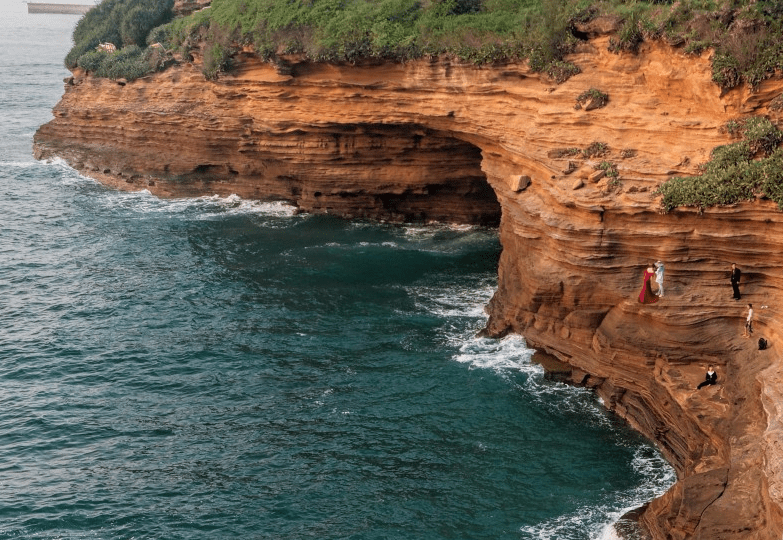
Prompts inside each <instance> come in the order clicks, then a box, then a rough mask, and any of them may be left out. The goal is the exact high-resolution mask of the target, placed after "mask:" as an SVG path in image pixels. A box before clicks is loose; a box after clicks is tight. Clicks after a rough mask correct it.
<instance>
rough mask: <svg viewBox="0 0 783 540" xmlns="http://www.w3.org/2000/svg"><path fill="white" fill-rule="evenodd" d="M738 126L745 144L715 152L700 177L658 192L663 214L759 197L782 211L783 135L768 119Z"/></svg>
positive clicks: (676, 182)
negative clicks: (692, 207) (774, 204)
mask: <svg viewBox="0 0 783 540" xmlns="http://www.w3.org/2000/svg"><path fill="white" fill-rule="evenodd" d="M738 124H739V126H740V127H739V129H740V131H741V133H742V135H743V137H744V140H742V141H739V142H736V143H732V144H727V145H723V146H718V147H717V148H714V149H713V150H712V155H711V159H710V161H709V162H707V163H706V164H704V165H703V167H702V174H701V175H700V176H686V177H679V178H672V179H671V180H669V181H667V182H664V183H663V184H662V185H661V186H660V187H659V188H658V190H657V191H656V192H655V194H657V195H662V196H663V197H662V199H661V208H662V210H663V211H664V212H668V211H670V210H672V209H674V208H676V207H678V206H694V207H696V208H699V209H700V210H703V209H704V208H708V207H710V206H716V205H726V204H734V203H737V202H740V201H747V200H753V199H755V198H756V196H757V195H761V196H765V197H768V198H770V199H772V200H773V201H775V202H776V203H777V204H778V207H780V208H781V209H782V210H783V149H781V148H780V143H781V142H783V132H781V131H780V130H779V129H778V128H777V127H776V126H775V125H774V124H772V122H770V121H769V119H767V118H761V117H751V118H747V119H745V120H743V121H739V122H738Z"/></svg>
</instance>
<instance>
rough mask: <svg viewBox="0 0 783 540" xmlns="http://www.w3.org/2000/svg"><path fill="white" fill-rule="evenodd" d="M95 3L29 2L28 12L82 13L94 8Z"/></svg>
mask: <svg viewBox="0 0 783 540" xmlns="http://www.w3.org/2000/svg"><path fill="white" fill-rule="evenodd" d="M94 7H95V6H94V5H84V4H43V3H40V2H28V3H27V13H59V14H65V15H69V14H74V15H81V14H83V13H87V12H88V11H89V10H91V9H92V8H94Z"/></svg>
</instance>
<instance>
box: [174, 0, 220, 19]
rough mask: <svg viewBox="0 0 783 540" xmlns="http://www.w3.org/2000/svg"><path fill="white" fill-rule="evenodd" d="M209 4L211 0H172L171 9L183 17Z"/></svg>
mask: <svg viewBox="0 0 783 540" xmlns="http://www.w3.org/2000/svg"><path fill="white" fill-rule="evenodd" d="M210 5H212V0H174V7H173V11H174V13H175V14H176V15H178V16H181V17H185V16H187V15H190V14H191V13H193V12H194V11H199V10H201V9H204V8H205V7H209V6H210Z"/></svg>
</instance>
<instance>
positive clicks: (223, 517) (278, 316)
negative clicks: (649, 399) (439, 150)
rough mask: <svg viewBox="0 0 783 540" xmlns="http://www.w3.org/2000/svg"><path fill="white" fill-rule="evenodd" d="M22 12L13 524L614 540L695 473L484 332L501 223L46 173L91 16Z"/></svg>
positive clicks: (1, 495)
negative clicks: (440, 220) (144, 187)
mask: <svg viewBox="0 0 783 540" xmlns="http://www.w3.org/2000/svg"><path fill="white" fill-rule="evenodd" d="M0 6H2V8H3V20H2V22H0V65H1V66H2V70H0V72H2V73H3V75H4V81H3V90H2V94H0V110H2V117H3V119H4V121H3V123H2V125H1V126H0V130H2V136H0V193H1V194H2V197H1V198H0V434H2V435H0V467H2V474H0V538H46V539H55V538H63V539H77V538H78V539H81V538H100V539H115V538H124V539H147V538H150V539H151V538H155V539H214V538H254V539H256V538H257V539H267V538H268V539H303V538H317V539H400V540H403V539H406V540H407V539H424V540H429V539H433V540H434V539H552V540H555V539H557V540H564V539H565V540H568V539H574V540H577V539H598V538H609V537H611V533H610V532H609V531H608V530H607V529H606V526H607V525H608V524H610V523H611V522H612V521H613V520H615V519H616V518H617V517H618V516H619V515H620V514H621V513H622V512H623V511H625V510H627V509H629V508H632V507H635V506H637V505H639V504H641V503H643V502H644V501H646V500H649V499H650V498H652V497H654V496H655V495H657V494H659V493H661V492H663V491H664V490H665V489H666V488H667V487H668V486H669V485H670V484H671V482H672V481H673V473H672V471H671V469H670V467H669V466H668V465H667V464H666V463H665V462H664V461H663V460H662V458H661V457H660V456H659V454H658V453H657V452H656V451H655V450H654V449H653V448H651V447H650V446H649V445H648V444H647V443H645V441H644V440H642V439H641V438H640V437H639V436H638V435H636V434H634V433H633V432H631V431H630V430H629V429H628V428H627V427H626V426H624V425H623V424H622V423H620V422H618V421H616V420H615V419H614V418H613V417H612V416H610V415H608V414H607V413H606V412H605V411H604V410H603V409H602V407H601V406H600V404H599V403H598V402H597V400H596V398H595V397H594V396H593V395H592V394H591V393H589V392H587V391H585V390H581V389H575V388H571V387H567V386H565V385H561V384H557V383H553V382H550V381H547V380H545V379H544V377H543V373H542V371H541V370H540V368H538V367H537V366H536V365H534V364H531V362H530V355H531V351H530V350H528V349H527V348H526V346H525V343H524V341H523V340H522V339H521V338H519V337H509V338H506V339H503V340H491V339H476V338H474V336H475V334H476V332H477V331H478V330H480V329H481V328H482V327H483V325H484V323H485V320H486V318H485V315H484V312H483V307H484V305H485V304H486V303H487V301H488V300H489V298H490V297H491V295H492V293H493V291H494V288H495V285H496V270H497V269H496V265H497V259H498V255H499V251H500V246H499V243H498V239H497V234H496V231H493V230H488V229H479V228H459V227H448V226H439V227H438V226H434V227H414V226H408V227H396V226H385V225H379V224H374V223H368V222H348V221H341V220H336V219H332V218H327V217H319V216H307V215H294V212H293V209H292V208H290V207H287V206H285V205H280V204H268V203H258V202H253V201H246V200H241V199H238V198H235V197H228V198H217V197H204V198H198V199H180V200H160V199H157V198H155V197H153V196H151V195H150V194H148V193H146V192H139V193H119V192H115V191H112V190H110V189H106V188H104V187H102V186H100V185H98V184H96V183H94V182H93V181H91V180H89V179H87V178H84V177H82V176H80V175H79V174H77V173H76V172H75V171H73V170H71V169H70V168H68V167H67V166H65V165H64V164H62V163H59V162H57V161H55V162H51V163H40V162H36V161H34V160H33V159H32V157H31V140H32V135H33V133H34V131H35V129H36V128H37V126H38V125H40V124H41V123H44V122H46V121H48V120H49V119H50V118H51V108H52V107H53V106H54V105H55V103H56V102H57V100H58V99H59V97H60V95H61V93H62V78H63V77H65V76H66V75H67V72H66V71H65V70H64V68H63V67H62V58H63V57H64V55H65V53H66V52H67V49H68V47H69V46H70V31H71V29H72V28H73V25H74V24H75V22H76V20H77V19H76V17H73V16H46V15H27V14H26V13H25V11H24V4H21V3H18V4H17V3H16V2H10V1H9V0H0Z"/></svg>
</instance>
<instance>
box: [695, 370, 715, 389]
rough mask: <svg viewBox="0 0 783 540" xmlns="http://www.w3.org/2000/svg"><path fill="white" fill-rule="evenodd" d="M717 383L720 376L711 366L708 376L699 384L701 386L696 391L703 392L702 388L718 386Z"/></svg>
mask: <svg viewBox="0 0 783 540" xmlns="http://www.w3.org/2000/svg"><path fill="white" fill-rule="evenodd" d="M717 382H718V374H717V373H715V369H714V368H713V367H712V366H710V367H709V368H707V374H706V375H705V376H704V381H702V382H700V383H699V386H697V387H696V390H701V389H702V387H704V386H708V385H710V386H711V385H713V384H716V383H717Z"/></svg>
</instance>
